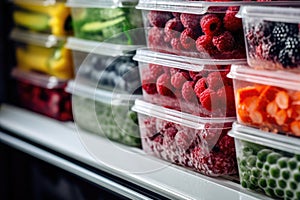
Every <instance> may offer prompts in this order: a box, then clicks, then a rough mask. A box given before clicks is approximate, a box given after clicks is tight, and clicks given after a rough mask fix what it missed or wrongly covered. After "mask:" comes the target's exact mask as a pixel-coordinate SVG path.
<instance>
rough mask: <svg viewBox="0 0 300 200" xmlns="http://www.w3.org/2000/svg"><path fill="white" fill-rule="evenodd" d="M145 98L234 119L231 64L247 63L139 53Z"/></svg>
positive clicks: (142, 50)
mask: <svg viewBox="0 0 300 200" xmlns="http://www.w3.org/2000/svg"><path fill="white" fill-rule="evenodd" d="M133 59H134V60H137V61H139V70H140V77H141V82H142V89H143V96H144V99H145V100H146V101H148V102H151V103H155V104H158V105H161V106H164V107H167V108H172V109H176V110H180V111H182V112H185V113H190V114H193V115H198V116H203V117H204V116H206V117H225V116H227V117H232V116H235V114H236V113H235V104H234V94H233V84H232V80H231V79H229V78H227V77H226V75H227V73H228V72H229V71H230V67H231V64H233V63H236V64H238V63H239V64H241V63H246V60H243V59H241V60H218V59H215V60H213V59H196V58H188V57H184V56H177V55H171V54H165V53H159V52H155V51H151V49H146V48H144V49H138V50H137V53H136V55H135V56H134V58H133Z"/></svg>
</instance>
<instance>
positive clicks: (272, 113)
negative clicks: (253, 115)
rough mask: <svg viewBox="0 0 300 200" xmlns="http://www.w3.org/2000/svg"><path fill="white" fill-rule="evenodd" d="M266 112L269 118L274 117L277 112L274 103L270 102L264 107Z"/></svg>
mask: <svg viewBox="0 0 300 200" xmlns="http://www.w3.org/2000/svg"><path fill="white" fill-rule="evenodd" d="M266 111H267V113H268V114H269V115H270V116H271V117H274V116H275V115H276V113H277V111H278V106H277V104H276V102H275V101H272V102H270V103H268V105H267V107H266Z"/></svg>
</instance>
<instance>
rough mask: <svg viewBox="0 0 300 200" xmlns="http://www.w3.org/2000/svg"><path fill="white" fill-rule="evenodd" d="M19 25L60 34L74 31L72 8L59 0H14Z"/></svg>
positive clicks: (15, 15)
mask: <svg viewBox="0 0 300 200" xmlns="http://www.w3.org/2000/svg"><path fill="white" fill-rule="evenodd" d="M12 1H13V3H14V5H15V8H14V11H13V20H14V23H15V25H16V26H17V27H20V28H24V29H27V30H31V31H36V32H41V33H48V34H53V35H58V36H63V35H69V34H71V33H72V25H71V24H72V22H71V15H70V9H69V8H67V7H66V6H65V3H64V2H63V1H59V0H53V1H50V0H26V1H24V0H12Z"/></svg>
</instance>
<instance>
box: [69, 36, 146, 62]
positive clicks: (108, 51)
mask: <svg viewBox="0 0 300 200" xmlns="http://www.w3.org/2000/svg"><path fill="white" fill-rule="evenodd" d="M140 47H141V45H119V44H112V43H105V42H97V41H92V40H84V39H79V38H75V37H68V39H67V43H66V48H68V49H71V50H76V51H82V52H86V53H93V54H99V55H105V56H112V57H116V56H133V55H134V54H135V51H136V49H138V48H140Z"/></svg>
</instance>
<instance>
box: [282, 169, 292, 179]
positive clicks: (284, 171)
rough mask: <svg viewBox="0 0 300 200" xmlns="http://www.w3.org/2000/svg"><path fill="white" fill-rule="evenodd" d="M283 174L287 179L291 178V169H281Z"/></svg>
mask: <svg viewBox="0 0 300 200" xmlns="http://www.w3.org/2000/svg"><path fill="white" fill-rule="evenodd" d="M281 176H282V177H283V178H284V179H285V180H288V179H289V178H290V176H291V175H290V171H289V170H282V171H281Z"/></svg>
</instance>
